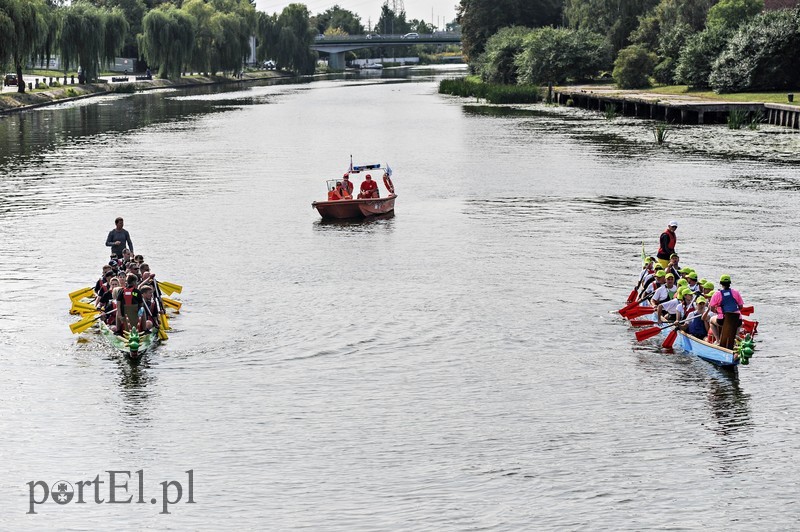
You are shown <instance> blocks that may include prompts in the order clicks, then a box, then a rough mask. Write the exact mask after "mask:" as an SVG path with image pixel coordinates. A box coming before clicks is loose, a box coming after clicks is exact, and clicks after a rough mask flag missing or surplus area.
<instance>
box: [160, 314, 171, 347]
mask: <svg viewBox="0 0 800 532" xmlns="http://www.w3.org/2000/svg"><path fill="white" fill-rule="evenodd" d="M167 329H169V322H167V315H166V314H159V315H158V339H159V340H161V341H164V340H166V339H167V338H169V336H167Z"/></svg>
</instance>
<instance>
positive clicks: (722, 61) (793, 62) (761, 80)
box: [709, 8, 800, 92]
mask: <svg viewBox="0 0 800 532" xmlns="http://www.w3.org/2000/svg"><path fill="white" fill-rule="evenodd" d="M798 50H800V8H796V9H786V10H780V11H766V12H764V13H762V14H760V15H758V16H757V17H755V18H754V19H753V20H751V21H750V22H748V23H746V24H744V25H742V26H740V27H739V29H738V30H737V31H736V33H735V34H734V35H733V37H731V39H730V40H729V41H728V45H727V46H726V48H725V50H724V51H723V52H722V53H721V54H720V56H719V57H718V58H717V60H716V61H715V62H714V65H713V67H712V71H711V75H710V77H709V82H710V85H711V87H712V88H713V89H714V90H715V91H717V92H743V91H756V90H779V89H788V88H793V87H798V86H800V69H798V68H797V51H798Z"/></svg>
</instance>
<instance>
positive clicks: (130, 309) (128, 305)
mask: <svg viewBox="0 0 800 532" xmlns="http://www.w3.org/2000/svg"><path fill="white" fill-rule="evenodd" d="M137 282H138V277H137V276H136V275H134V274H132V273H131V274H128V277H127V278H126V283H125V288H123V289H122V290H121V291H120V293H119V296H118V297H117V332H122V331H127V330H129V329H131V328H133V327H138V324H139V309H141V308H142V293H141V292H139V288H138V287H137V286H136V284H137Z"/></svg>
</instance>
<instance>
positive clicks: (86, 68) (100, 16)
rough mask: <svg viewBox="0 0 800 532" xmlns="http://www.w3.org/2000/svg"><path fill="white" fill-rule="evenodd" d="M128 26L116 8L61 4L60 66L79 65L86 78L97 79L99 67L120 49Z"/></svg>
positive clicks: (112, 60) (110, 59) (66, 67)
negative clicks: (64, 5) (63, 6)
mask: <svg viewBox="0 0 800 532" xmlns="http://www.w3.org/2000/svg"><path fill="white" fill-rule="evenodd" d="M128 27H129V26H128V21H127V20H125V15H124V13H123V12H122V11H121V10H119V9H114V10H111V11H109V10H106V9H100V8H97V7H94V6H92V5H89V4H84V3H77V2H76V3H74V4H72V5H71V6H69V7H67V8H64V9H63V10H62V13H61V28H60V31H59V39H58V42H59V48H60V50H61V61H62V65H63V67H64V70H65V71H66V70H67V69H69V68H72V67H77V66H80V67H81V68H82V69H83V74H84V76H85V78H86V80H87V81H89V82H91V81H94V80H95V79H97V75H98V73H99V72H100V67H101V66H104V65H108V64H110V63H113V62H114V57H116V54H118V53H119V52H120V50H122V46H123V44H124V43H125V34H126V33H127V32H128Z"/></svg>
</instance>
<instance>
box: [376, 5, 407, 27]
mask: <svg viewBox="0 0 800 532" xmlns="http://www.w3.org/2000/svg"><path fill="white" fill-rule="evenodd" d="M375 31H376V32H378V33H382V34H384V35H390V34H395V35H396V34H403V33H408V32H409V31H411V26H410V25H409V24H408V22H407V21H406V12H405V11H403V10H400V12H398V13H395V12H394V10H393V9H392V8H391V7H389V1H388V0H386V1H385V2H383V5H382V6H381V16H380V17H379V18H378V23H377V24H376V25H375Z"/></svg>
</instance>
